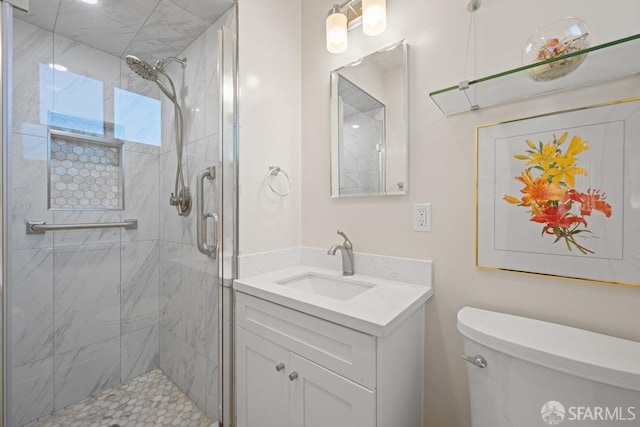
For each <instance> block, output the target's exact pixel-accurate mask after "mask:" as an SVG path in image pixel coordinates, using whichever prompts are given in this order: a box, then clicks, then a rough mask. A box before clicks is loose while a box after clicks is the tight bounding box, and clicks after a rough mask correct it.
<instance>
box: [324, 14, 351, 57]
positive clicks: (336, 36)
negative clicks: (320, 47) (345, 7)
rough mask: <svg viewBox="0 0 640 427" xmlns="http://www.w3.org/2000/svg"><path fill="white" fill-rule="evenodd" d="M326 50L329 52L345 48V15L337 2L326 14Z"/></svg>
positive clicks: (342, 50)
mask: <svg viewBox="0 0 640 427" xmlns="http://www.w3.org/2000/svg"><path fill="white" fill-rule="evenodd" d="M327 50H328V51H329V52H331V53H342V52H344V51H345V50H347V15H345V14H344V13H342V10H341V9H340V6H339V5H337V4H336V5H334V6H333V7H332V8H331V10H330V11H329V14H328V15H327Z"/></svg>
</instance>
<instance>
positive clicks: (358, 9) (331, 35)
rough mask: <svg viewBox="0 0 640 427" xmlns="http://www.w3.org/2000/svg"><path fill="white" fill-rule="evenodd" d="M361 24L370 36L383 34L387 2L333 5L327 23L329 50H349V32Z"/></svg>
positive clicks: (361, 0)
mask: <svg viewBox="0 0 640 427" xmlns="http://www.w3.org/2000/svg"><path fill="white" fill-rule="evenodd" d="M360 24H362V31H363V32H364V33H365V34H366V35H368V36H376V35H378V34H381V33H382V32H383V31H384V30H385V28H386V27H387V2H386V0H347V1H345V2H344V3H342V4H335V5H333V7H332V8H331V10H329V13H328V14H327V21H326V36H327V50H328V51H329V52H331V53H342V52H344V51H345V50H347V44H348V41H347V32H348V31H349V30H352V29H353V28H355V27H357V26H358V25H360Z"/></svg>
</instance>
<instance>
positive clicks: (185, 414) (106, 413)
mask: <svg viewBox="0 0 640 427" xmlns="http://www.w3.org/2000/svg"><path fill="white" fill-rule="evenodd" d="M59 426H60V427H62V426H71V427H102V426H106V427H116V426H120V427H125V426H126V427H133V426H135V427H159V426H163V427H164V426H180V427H213V426H217V423H215V424H212V423H211V421H210V420H209V419H208V418H207V417H206V415H205V414H204V413H202V411H200V410H199V409H198V408H197V407H196V405H195V404H194V403H193V402H192V401H191V400H189V398H188V397H187V396H186V395H185V394H184V393H183V392H182V391H181V390H180V389H179V388H178V387H177V386H176V385H175V384H174V383H173V382H171V380H170V379H169V378H167V376H166V375H164V374H163V373H162V371H160V370H159V369H156V370H154V371H151V372H149V373H147V374H145V375H142V376H140V377H137V378H134V379H133V380H131V381H129V382H128V383H126V384H121V385H118V386H116V387H114V388H111V389H109V390H105V391H103V392H102V393H100V394H99V395H97V396H94V397H91V398H89V399H85V400H83V401H82V402H78V403H76V404H75V405H71V406H68V407H67V408H64V409H62V410H60V411H58V412H56V413H54V414H53V415H50V416H48V417H44V418H41V419H39V420H37V421H34V422H31V423H29V424H27V425H26V426H25V427H59Z"/></svg>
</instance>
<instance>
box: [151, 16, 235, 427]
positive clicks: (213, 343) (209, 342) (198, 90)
mask: <svg viewBox="0 0 640 427" xmlns="http://www.w3.org/2000/svg"><path fill="white" fill-rule="evenodd" d="M223 20H224V18H223V19H221V21H219V22H218V23H216V24H214V25H213V26H211V27H209V29H208V30H207V31H206V33H204V34H203V35H201V36H200V37H198V38H197V39H196V40H195V41H194V42H193V43H192V44H191V45H189V46H188V47H187V48H186V49H185V50H184V51H182V52H181V53H180V54H179V55H178V56H179V57H186V58H187V66H186V68H185V69H182V68H180V67H179V66H178V65H177V64H172V65H171V66H170V67H169V69H168V71H169V73H170V75H171V76H172V78H173V79H174V82H175V83H176V90H177V91H178V99H180V102H181V103H182V105H183V106H184V123H185V141H184V143H185V145H184V154H183V156H184V157H183V158H184V160H183V168H184V174H185V180H186V181H187V185H188V186H189V188H190V190H191V194H192V195H194V196H195V194H196V179H197V175H198V174H199V173H200V172H201V171H202V170H204V169H205V168H207V167H209V166H216V167H217V168H218V172H220V170H219V167H220V162H219V154H218V112H219V106H218V102H219V101H218V99H219V78H218V74H217V72H218V71H217V58H218V53H217V52H218V28H220V25H221V22H222V21H223ZM162 111H163V117H164V118H165V120H164V121H163V122H164V123H163V126H164V128H163V141H162V146H161V147H160V151H161V153H162V154H161V155H160V176H161V183H160V187H161V193H160V194H161V199H162V200H161V202H160V239H161V241H162V243H161V247H160V260H161V269H162V271H161V275H160V276H161V280H160V294H161V301H162V307H161V310H160V313H161V314H160V368H161V370H162V371H163V372H164V373H165V374H166V375H167V376H168V377H169V378H170V379H171V380H172V381H173V382H174V383H175V384H177V385H178V387H180V388H181V389H182V390H183V391H184V393H185V394H187V396H189V398H190V399H191V400H193V402H194V403H196V405H197V406H198V407H199V408H200V409H201V410H202V411H204V412H205V413H206V414H207V416H208V417H209V418H210V419H211V420H213V421H216V420H218V414H219V403H218V400H219V399H218V345H219V344H218V338H219V333H218V327H219V322H218V315H219V295H218V291H219V289H218V286H217V285H216V283H217V280H218V271H217V268H218V264H217V261H216V260H214V259H211V258H207V257H205V256H204V255H202V254H200V252H199V251H198V249H197V246H196V216H195V205H194V210H193V212H192V213H191V215H190V216H189V217H186V218H185V217H180V216H178V214H177V213H176V210H175V208H172V207H170V206H169V205H168V203H166V201H165V198H168V196H169V194H170V193H171V192H173V191H174V180H175V168H176V165H177V160H176V144H175V136H174V130H173V129H174V128H173V119H172V118H171V117H172V116H173V105H172V104H171V103H170V102H169V101H168V100H164V99H163V100H162ZM217 191H218V181H205V205H206V208H207V210H209V211H211V212H218V213H220V212H219V210H217V209H216V204H217V198H218V194H217ZM211 229H212V227H211V225H210V226H209V230H211Z"/></svg>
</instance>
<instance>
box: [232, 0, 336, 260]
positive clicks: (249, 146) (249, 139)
mask: <svg viewBox="0 0 640 427" xmlns="http://www.w3.org/2000/svg"><path fill="white" fill-rule="evenodd" d="M300 8H301V4H300V0H293V1H292V0H270V1H268V2H265V1H264V0H242V1H241V2H239V15H238V17H239V33H240V38H239V45H240V46H239V49H240V59H239V71H240V87H241V92H240V107H239V114H240V117H239V121H240V133H239V135H240V165H239V168H240V178H239V179H240V197H239V204H240V214H239V222H240V242H239V247H240V252H241V253H242V254H251V253H258V252H264V251H269V250H275V249H282V248H287V247H291V246H298V245H299V244H300V147H301V132H300V121H301V56H300V55H301V38H302V36H301V28H300V22H301V17H300V16H301V15H300V13H301V11H300ZM269 165H279V166H280V167H282V169H283V170H284V171H285V172H286V173H287V174H288V175H289V177H290V180H291V185H292V189H291V194H290V195H289V196H287V197H284V198H283V197H279V196H277V195H275V194H273V193H272V192H271V191H270V190H269V187H268V185H267V181H266V176H267V172H268V170H269ZM280 178H282V177H278V178H277V179H276V181H275V182H274V186H276V185H281V184H283V183H282V182H280V181H279V180H280ZM328 191H329V190H327V193H328Z"/></svg>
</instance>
